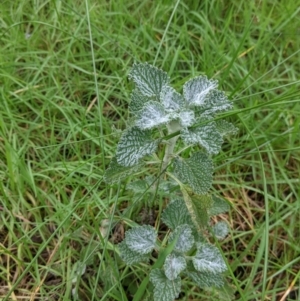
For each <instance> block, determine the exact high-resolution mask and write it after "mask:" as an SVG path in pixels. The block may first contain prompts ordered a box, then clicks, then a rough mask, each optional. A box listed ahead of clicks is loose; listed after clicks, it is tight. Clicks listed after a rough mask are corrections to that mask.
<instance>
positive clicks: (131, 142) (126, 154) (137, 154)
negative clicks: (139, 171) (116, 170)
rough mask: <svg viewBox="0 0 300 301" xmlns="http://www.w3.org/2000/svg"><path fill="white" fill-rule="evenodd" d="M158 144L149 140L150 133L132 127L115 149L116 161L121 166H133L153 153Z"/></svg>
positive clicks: (156, 141)
mask: <svg viewBox="0 0 300 301" xmlns="http://www.w3.org/2000/svg"><path fill="white" fill-rule="evenodd" d="M158 142H159V141H158V140H153V139H152V138H151V131H148V130H147V131H142V130H140V129H138V128H136V127H132V128H130V129H129V130H126V131H125V132H124V133H123V134H122V136H121V139H120V141H119V143H118V147H117V156H116V157H117V161H118V163H119V164H120V165H123V166H134V165H136V164H138V163H139V161H140V159H142V158H143V157H145V156H146V155H150V154H152V153H154V152H155V151H156V149H157V146H158Z"/></svg>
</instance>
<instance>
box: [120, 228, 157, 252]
mask: <svg viewBox="0 0 300 301" xmlns="http://www.w3.org/2000/svg"><path fill="white" fill-rule="evenodd" d="M156 237H157V234H156V232H155V229H154V228H153V227H151V226H149V225H144V226H139V227H135V228H132V229H130V230H128V231H127V232H126V234H125V242H126V245H127V246H128V248H129V249H130V250H132V251H134V252H137V253H139V254H148V253H150V252H152V250H153V249H154V248H155V242H156Z"/></svg>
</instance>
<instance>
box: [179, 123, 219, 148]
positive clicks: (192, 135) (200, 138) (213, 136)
mask: <svg viewBox="0 0 300 301" xmlns="http://www.w3.org/2000/svg"><path fill="white" fill-rule="evenodd" d="M181 138H182V140H183V142H184V143H185V144H200V145H201V146H202V147H204V148H205V149H206V151H207V152H208V153H209V154H218V153H219V151H220V150H221V146H222V143H223V138H222V136H221V134H220V133H219V132H218V130H217V127H216V123H215V122H214V121H210V122H209V123H207V124H203V125H199V126H198V127H196V128H184V129H182V130H181Z"/></svg>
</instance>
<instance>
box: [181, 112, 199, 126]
mask: <svg viewBox="0 0 300 301" xmlns="http://www.w3.org/2000/svg"><path fill="white" fill-rule="evenodd" d="M178 117H179V121H180V124H181V126H182V127H189V126H192V125H193V124H194V123H195V121H196V119H195V113H194V111H192V110H182V111H181V112H180V113H178Z"/></svg>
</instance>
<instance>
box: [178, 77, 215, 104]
mask: <svg viewBox="0 0 300 301" xmlns="http://www.w3.org/2000/svg"><path fill="white" fill-rule="evenodd" d="M217 87H218V82H217V81H216V80H209V79H208V78H207V77H206V76H198V77H195V78H192V79H190V80H189V81H187V82H186V83H185V84H184V86H183V95H184V98H185V99H186V101H187V102H188V103H189V104H190V105H195V106H201V105H203V104H204V102H205V99H206V98H207V96H208V95H209V93H210V92H211V91H212V90H214V89H216V88H217Z"/></svg>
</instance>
